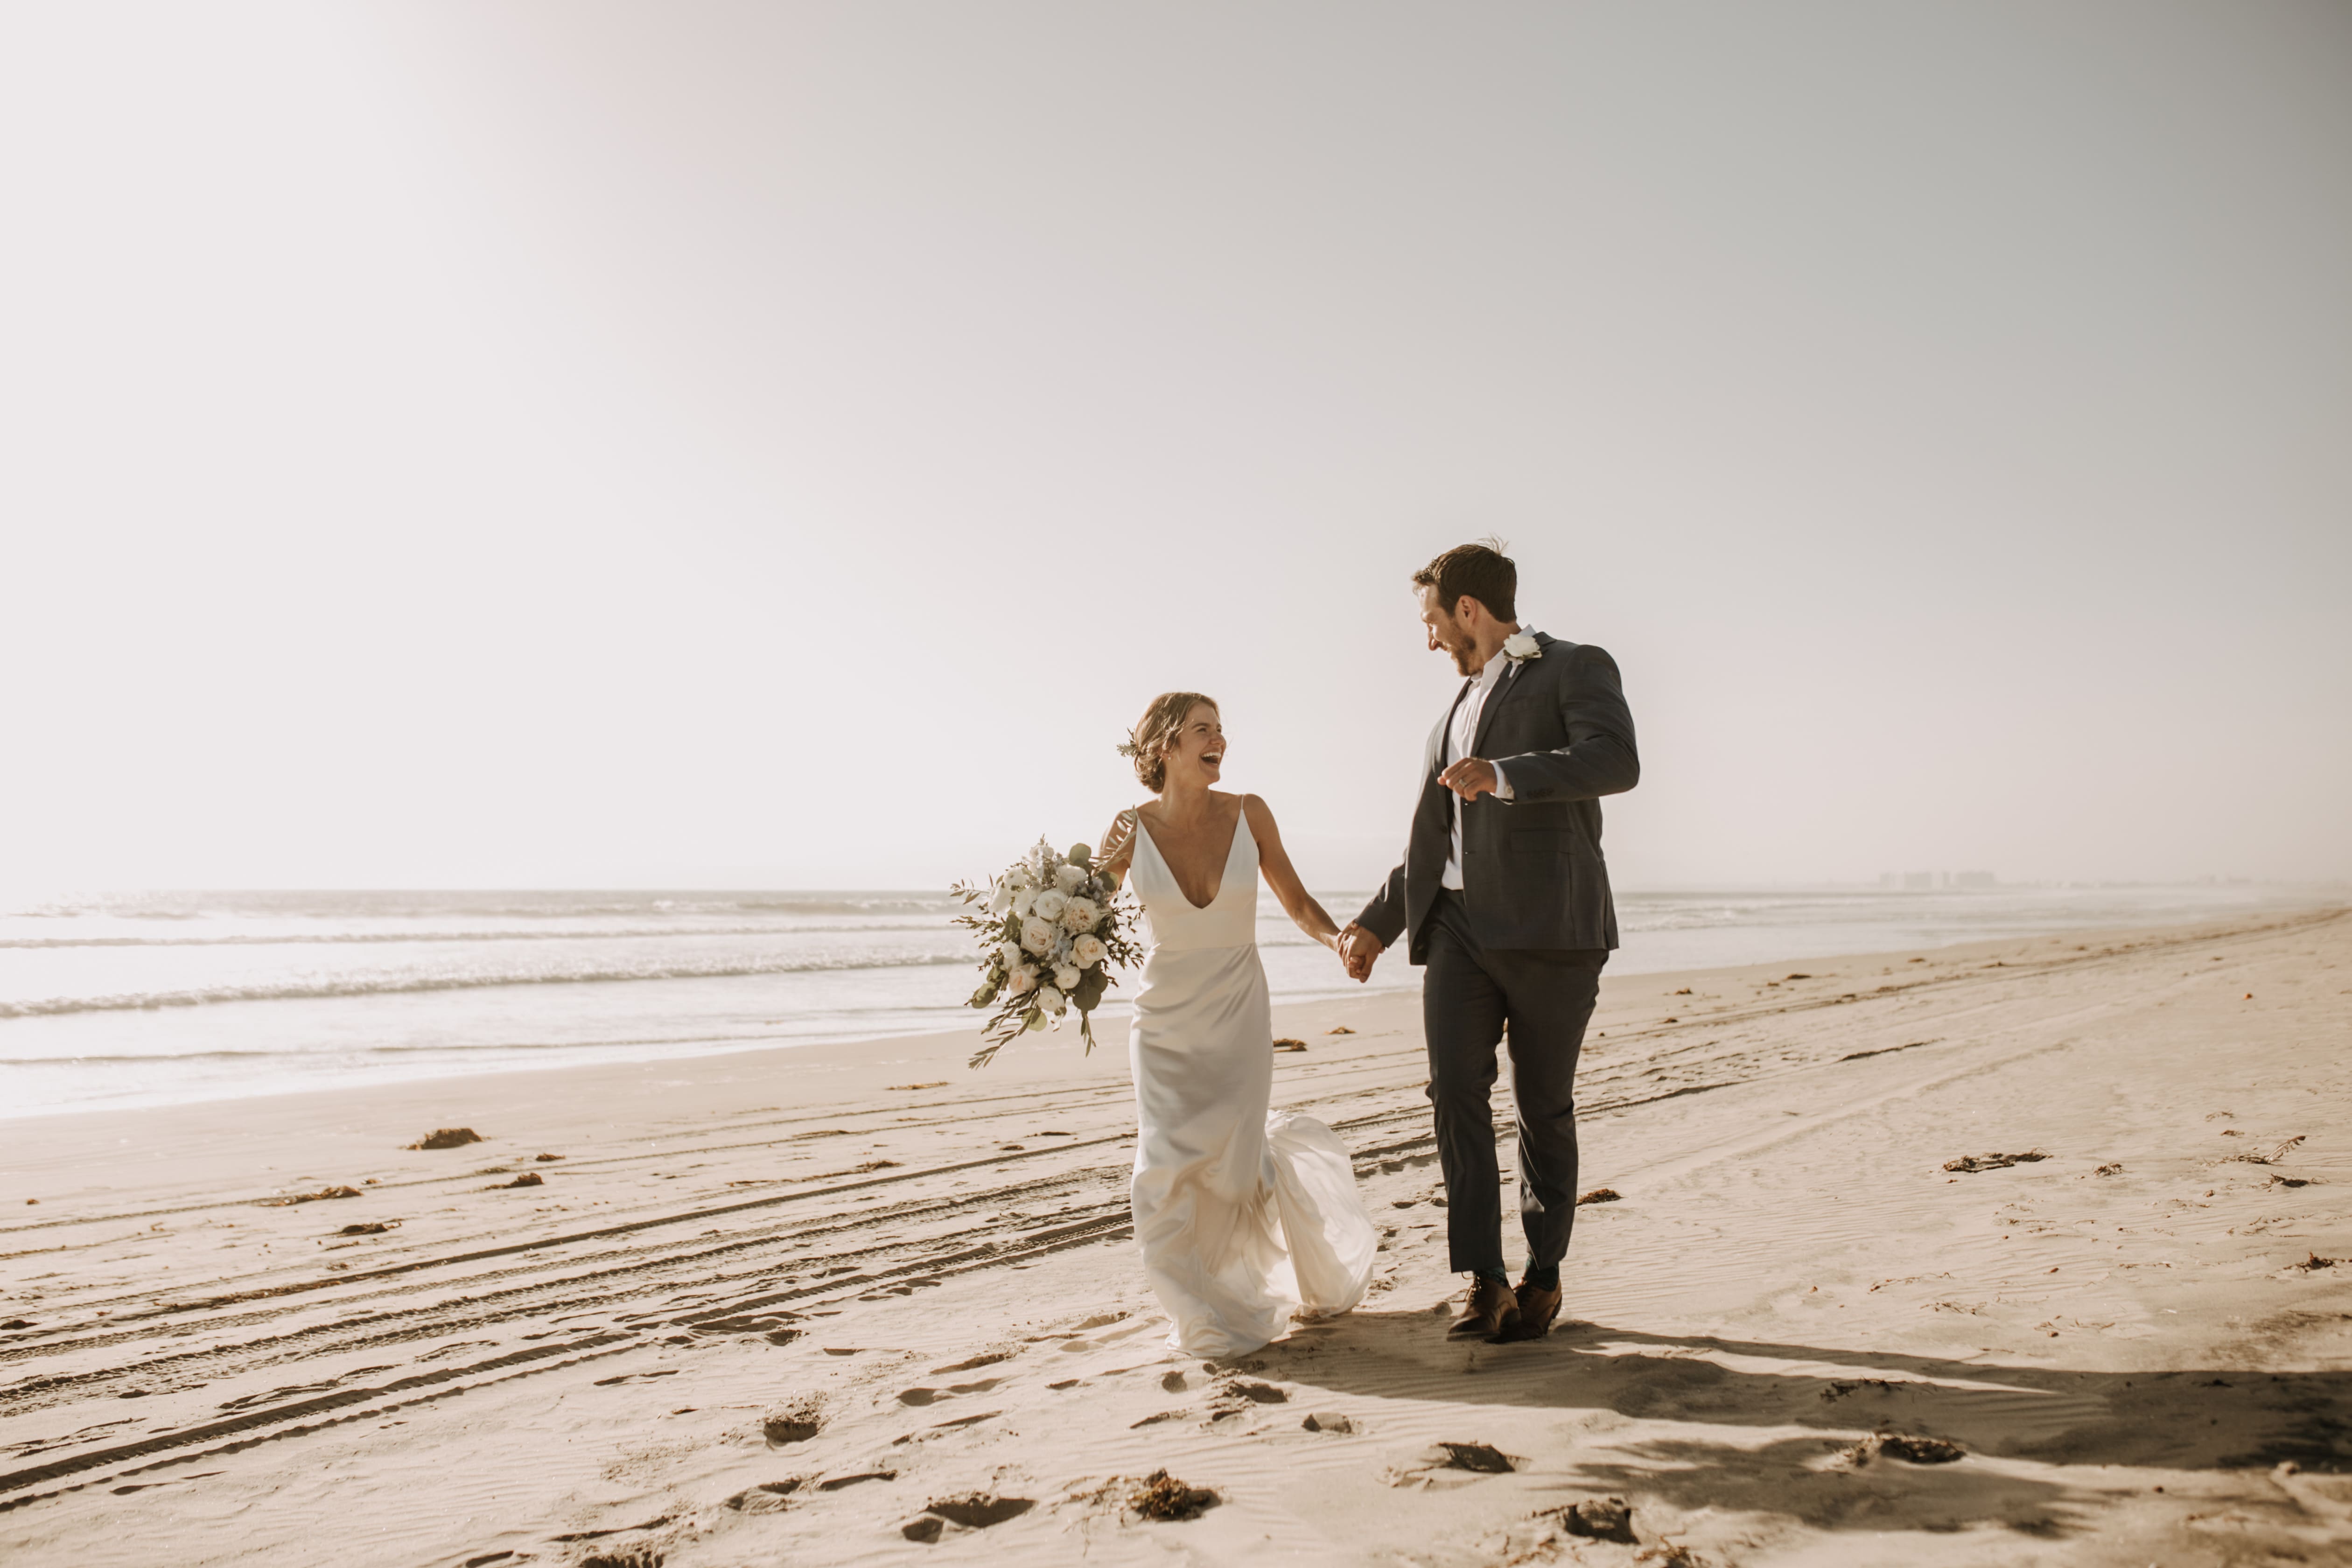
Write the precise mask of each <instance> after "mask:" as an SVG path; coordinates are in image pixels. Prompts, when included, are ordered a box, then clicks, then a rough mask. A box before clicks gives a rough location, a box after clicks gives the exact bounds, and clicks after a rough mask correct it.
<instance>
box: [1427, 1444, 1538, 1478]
mask: <svg viewBox="0 0 2352 1568" xmlns="http://www.w3.org/2000/svg"><path fill="white" fill-rule="evenodd" d="M1421 1462H1422V1463H1423V1465H1426V1466H1429V1467H1431V1468H1435V1469H1445V1470H1471V1471H1474V1472H1475V1473H1476V1474H1478V1475H1482V1476H1506V1475H1508V1474H1510V1473H1511V1472H1512V1471H1513V1470H1516V1469H1517V1468H1519V1467H1518V1466H1517V1464H1515V1463H1513V1462H1512V1459H1511V1457H1510V1456H1509V1455H1508V1454H1506V1453H1504V1452H1503V1451H1502V1450H1501V1449H1500V1448H1496V1447H1492V1446H1490V1445H1488V1444H1486V1443H1439V1444H1435V1445H1433V1447H1430V1448H1429V1449H1428V1450H1427V1451H1426V1452H1424V1453H1423V1455H1422V1457H1421Z"/></svg>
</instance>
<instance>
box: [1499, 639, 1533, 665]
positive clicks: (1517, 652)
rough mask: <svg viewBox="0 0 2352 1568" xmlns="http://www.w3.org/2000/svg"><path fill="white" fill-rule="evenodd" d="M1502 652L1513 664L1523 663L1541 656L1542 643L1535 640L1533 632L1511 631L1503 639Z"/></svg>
mask: <svg viewBox="0 0 2352 1568" xmlns="http://www.w3.org/2000/svg"><path fill="white" fill-rule="evenodd" d="M1503 653H1504V655H1505V656H1506V657H1507V658H1509V659H1510V661H1511V662H1512V663H1513V664H1525V663H1527V661H1528V660H1529V659H1531V658H1542V657H1543V644H1541V643H1539V642H1538V641H1536V634H1535V633H1533V632H1513V633H1512V634H1511V635H1510V636H1509V637H1507V638H1506V639H1504V642H1503Z"/></svg>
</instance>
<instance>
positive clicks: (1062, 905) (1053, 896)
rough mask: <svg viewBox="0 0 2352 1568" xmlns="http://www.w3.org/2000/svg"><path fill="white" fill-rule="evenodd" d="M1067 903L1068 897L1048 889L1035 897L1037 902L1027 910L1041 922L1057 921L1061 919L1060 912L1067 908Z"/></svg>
mask: <svg viewBox="0 0 2352 1568" xmlns="http://www.w3.org/2000/svg"><path fill="white" fill-rule="evenodd" d="M1069 902H1070V900H1069V895H1067V894H1066V893H1057V892H1055V890H1054V889H1051V888H1048V889H1045V891H1044V892H1042V893H1040V894H1038V895H1037V901H1036V902H1035V903H1034V904H1031V905H1030V906H1029V909H1030V911H1031V912H1032V913H1033V914H1034V915H1035V916H1036V917H1037V918H1038V919H1039V920H1041V921H1057V920H1060V919H1061V918H1062V910H1064V909H1066V907H1068V904H1069Z"/></svg>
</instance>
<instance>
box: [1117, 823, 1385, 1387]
mask: <svg viewBox="0 0 2352 1568" xmlns="http://www.w3.org/2000/svg"><path fill="white" fill-rule="evenodd" d="M1241 817H1242V820H1240V821H1239V822H1236V823H1235V824H1234V842H1233V847H1232V848H1231V849H1230V850H1228V851H1227V852H1226V855H1225V874H1224V879H1223V880H1222V881H1221V882H1219V883H1218V884H1217V893H1216V897H1215V898H1213V899H1212V900H1210V901H1209V903H1208V905H1207V907H1206V908H1202V907H1199V906H1196V905H1195V904H1193V903H1192V900H1189V899H1187V898H1186V897H1185V896H1184V894H1183V891H1182V889H1180V888H1179V887H1178V886H1177V884H1176V876H1175V873H1174V872H1172V871H1171V870H1170V869H1169V868H1168V863H1167V861H1165V860H1163V859H1162V858H1160V850H1159V847H1158V846H1157V845H1155V844H1153V843H1152V841H1151V834H1150V830H1149V829H1147V828H1146V827H1144V826H1143V825H1142V823H1141V822H1140V821H1138V822H1137V823H1136V844H1135V858H1134V866H1133V874H1132V879H1131V882H1130V885H1131V886H1132V887H1133V888H1134V889H1135V891H1136V894H1137V896H1138V897H1139V898H1140V899H1141V900H1143V912H1144V915H1145V918H1146V920H1147V921H1148V922H1149V924H1150V955H1149V957H1148V959H1147V960H1146V962H1145V963H1144V966H1143V987H1142V989H1141V990H1139V992H1137V993H1136V996H1135V1026H1134V1030H1133V1033H1132V1034H1131V1036H1130V1037H1129V1040H1130V1043H1129V1056H1130V1058H1131V1059H1132V1062H1133V1065H1134V1069H1135V1105H1136V1111H1137V1117H1138V1121H1139V1130H1138V1136H1137V1139H1136V1148H1135V1181H1134V1184H1133V1185H1132V1187H1131V1189H1130V1192H1131V1195H1132V1197H1133V1200H1134V1205H1135V1238H1136V1240H1137V1242H1138V1243H1139V1245H1140V1246H1141V1247H1142V1249H1143V1268H1144V1272H1145V1273H1146V1274H1147V1275H1148V1276H1149V1277H1150V1280H1151V1288H1152V1289H1153V1291H1154V1292H1156V1293H1157V1294H1158V1296H1159V1298H1160V1306H1161V1307H1162V1308H1164V1309H1165V1310H1167V1313H1168V1316H1169V1318H1170V1320H1171V1322H1172V1323H1173V1325H1174V1327H1173V1330H1172V1331H1171V1333H1170V1334H1169V1336H1168V1343H1169V1344H1170V1346H1171V1347H1172V1348H1177V1349H1181V1350H1183V1351H1186V1352H1190V1353H1192V1354H1193V1355H1199V1356H1211V1357H1220V1356H1235V1355H1242V1354H1244V1353H1246V1352H1250V1351H1254V1350H1255V1349H1257V1348H1258V1347H1259V1346H1261V1345H1263V1344H1265V1343H1266V1342H1269V1341H1271V1340H1272V1339H1273V1338H1274V1337H1275V1336H1276V1335H1277V1334H1279V1333H1281V1332H1282V1331H1284V1329H1285V1328H1286V1326H1287V1325H1288V1322H1289V1320H1290V1316H1291V1313H1292V1312H1293V1311H1294V1310H1298V1309H1302V1308H1303V1309H1305V1310H1307V1311H1308V1312H1310V1313H1313V1314H1315V1315H1318V1316H1320V1315H1324V1314H1328V1313H1333V1312H1344V1311H1346V1310H1349V1308H1351V1307H1353V1306H1355V1304H1356V1303H1357V1302H1359V1301H1360V1300H1363V1296H1364V1287H1365V1285H1366V1284H1367V1282H1369V1281H1370V1278H1371V1272H1372V1258H1373V1254H1374V1253H1375V1252H1376V1251H1377V1250H1378V1249H1379V1246H1380V1238H1379V1237H1378V1236H1377V1235H1376V1234H1374V1232H1373V1229H1372V1222H1371V1220H1370V1217H1369V1216H1367V1215H1365V1213H1364V1205H1363V1204H1362V1202H1361V1201H1360V1199H1359V1198H1358V1197H1357V1196H1356V1176H1355V1170H1354V1167H1353V1165H1352V1164H1351V1163H1349V1156H1348V1150H1347V1146H1346V1145H1345V1144H1343V1143H1341V1142H1339V1137H1338V1135H1337V1134H1335V1133H1334V1132H1333V1131H1331V1130H1330V1129H1329V1128H1328V1127H1326V1126H1325V1125H1324V1124H1323V1123H1321V1122H1320V1121H1315V1120H1314V1119H1313V1118H1311V1117H1306V1116H1295V1115H1292V1114H1291V1113H1289V1112H1287V1111H1281V1110H1276V1111H1273V1112H1271V1113H1269V1112H1268V1110H1267V1103H1268V1100H1270V1098H1271V1096H1272V1093H1273V1089H1274V1051H1273V1047H1274V1014H1273V1009H1272V1006H1271V1005H1270V1004H1269V1003H1268V1001H1267V999H1266V990H1265V967H1264V966H1263V965H1261V964H1260V963H1258V956H1257V879H1258V872H1257V840H1256V839H1255V837H1253V836H1252V835H1251V833H1250V830H1249V823H1248V813H1247V812H1244V813H1242V814H1241Z"/></svg>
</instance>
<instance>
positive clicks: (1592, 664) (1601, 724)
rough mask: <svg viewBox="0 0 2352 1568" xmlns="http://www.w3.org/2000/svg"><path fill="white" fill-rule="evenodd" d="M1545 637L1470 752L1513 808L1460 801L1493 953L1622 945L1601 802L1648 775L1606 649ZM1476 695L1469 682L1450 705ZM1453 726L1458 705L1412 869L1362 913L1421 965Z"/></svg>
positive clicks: (1472, 889) (1479, 916)
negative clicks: (1507, 791)
mask: <svg viewBox="0 0 2352 1568" xmlns="http://www.w3.org/2000/svg"><path fill="white" fill-rule="evenodd" d="M1536 641H1537V642H1538V644H1539V645H1541V647H1542V648H1543V655H1542V657H1541V658H1531V659H1527V660H1524V661H1522V662H1520V663H1518V664H1515V665H1513V666H1512V667H1511V668H1509V669H1507V670H1506V671H1505V672H1504V673H1503V678H1502V679H1501V681H1500V683H1499V684H1497V685H1496V688H1495V689H1494V690H1493V691H1491V692H1489V693H1488V694H1487V697H1486V710H1485V711H1484V712H1482V713H1480V714H1479V716H1478V733H1477V735H1476V737H1475V740H1474V742H1473V744H1472V746H1471V748H1470V754H1471V755H1472V756H1475V757H1484V758H1486V760H1487V761H1488V762H1491V763H1496V764H1497V765H1499V766H1500V767H1501V768H1502V770H1503V773H1504V775H1505V777H1506V778H1507V780H1508V781H1509V783H1510V786H1511V795H1512V798H1511V799H1509V800H1502V799H1499V798H1498V797H1496V796H1495V795H1480V796H1479V797H1478V798H1477V799H1476V800H1473V801H1465V802H1464V803H1463V806H1462V902H1463V906H1464V909H1465V912H1466V913H1467V914H1468V916H1469V919H1470V928H1471V931H1473V932H1474V933H1475V935H1476V937H1477V938H1478V942H1479V945H1481V946H1483V947H1490V948H1613V947H1615V946H1616V945H1617V907H1616V904H1615V902H1614V901H1613V900H1612V899H1611V898H1610V896H1609V867H1608V864H1607V862H1605V861H1604V860H1602V859H1601V800H1600V797H1601V796H1602V795H1622V793H1624V792H1625V791H1626V790H1629V789H1632V788H1633V785H1634V784H1635V783H1636V781H1638V780H1639V779H1640V778H1641V776H1642V763H1641V759H1640V758H1639V757H1638V756H1637V755H1636V754H1635V752H1634V750H1633V713H1632V712H1631V711H1630V710H1628V709H1627V708H1626V706H1625V694H1624V692H1623V691H1622V689H1620V688H1619V685H1618V679H1617V665H1616V661H1615V660H1613V659H1612V658H1610V657H1609V656H1608V655H1607V654H1606V653H1603V652H1602V651H1601V649H1599V648H1597V647H1593V646H1592V645H1591V644H1590V643H1572V642H1563V641H1561V640H1560V639H1559V638H1558V637H1547V636H1545V635H1544V634H1543V633H1541V632H1538V633H1537V634H1536ZM1469 690H1470V682H1469V681H1467V680H1465V681H1464V682H1463V683H1462V689H1461V690H1460V691H1457V692H1456V693H1454V703H1455V704H1456V705H1459V704H1460V702H1461V701H1462V700H1463V698H1464V697H1465V696H1466V695H1467V694H1468V693H1469ZM1453 719H1454V710H1453V708H1451V707H1449V708H1448V709H1447V710H1446V711H1445V717H1444V718H1443V719H1441V720H1439V721H1437V728H1436V729H1434V730H1433V731H1430V735H1429V745H1428V747H1427V749H1426V750H1425V751H1424V752H1423V756H1422V766H1421V795H1420V798H1419V800H1418V801H1417V802H1416V803H1415V805H1414V806H1413V813H1412V837H1411V838H1410V839H1408V840H1407V842H1406V847H1405V858H1404V864H1402V865H1401V866H1399V867H1398V868H1396V869H1395V870H1393V871H1391V872H1390V873H1389V878H1388V882H1387V884H1386V885H1385V886H1383V887H1382V888H1381V890H1380V891H1379V892H1378V893H1377V894H1375V895H1374V896H1373V898H1372V901H1371V902H1370V903H1369V904H1366V905H1365V906H1364V912H1363V913H1361V914H1360V915H1358V916H1357V917H1356V919H1357V921H1358V922H1359V923H1360V924H1361V925H1362V926H1363V927H1364V928H1365V929H1366V930H1367V931H1370V932H1371V933H1372V934H1373V935H1374V936H1376V937H1379V938H1380V939H1381V943H1382V944H1383V945H1384V946H1388V947H1394V946H1395V945H1396V942H1397V938H1398V937H1400V936H1402V935H1406V934H1407V933H1410V935H1411V939H1412V940H1411V942H1410V943H1409V947H1408V953H1409V956H1410V957H1411V959H1412V962H1413V963H1423V962H1425V961H1426V960H1427V957H1428V951H1429V937H1428V919H1429V910H1430V906H1431V905H1432V904H1433V903H1434V902H1435V901H1436V899H1437V889H1438V882H1439V879H1441V878H1442V877H1443V876H1444V873H1445V860H1446V856H1447V854H1448V853H1449V852H1450V851H1451V850H1452V848H1453V842H1454V808H1453V803H1454V792H1453V791H1451V790H1449V789H1447V788H1446V787H1445V786H1444V784H1439V783H1438V782H1437V775H1438V774H1439V773H1441V772H1442V771H1444V770H1443V767H1442V760H1443V758H1444V755H1445V728H1446V726H1447V725H1448V724H1449V723H1451V722H1452V721H1453Z"/></svg>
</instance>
